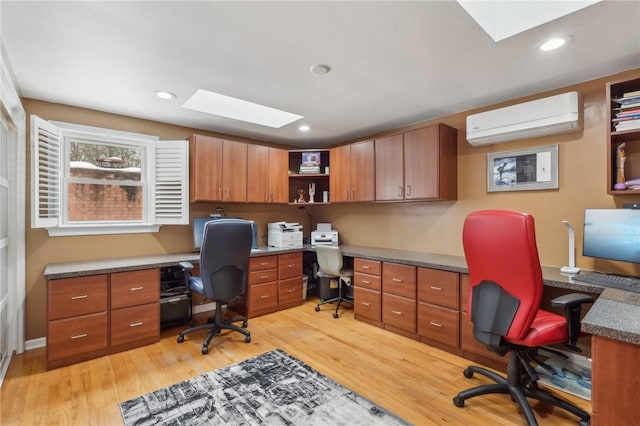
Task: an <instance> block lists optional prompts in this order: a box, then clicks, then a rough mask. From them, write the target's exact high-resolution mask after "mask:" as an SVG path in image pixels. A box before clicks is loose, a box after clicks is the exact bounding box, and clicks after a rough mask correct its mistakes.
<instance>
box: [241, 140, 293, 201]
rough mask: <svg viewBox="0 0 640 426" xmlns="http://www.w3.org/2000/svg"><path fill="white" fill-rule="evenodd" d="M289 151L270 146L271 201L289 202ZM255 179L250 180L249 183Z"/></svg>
mask: <svg viewBox="0 0 640 426" xmlns="http://www.w3.org/2000/svg"><path fill="white" fill-rule="evenodd" d="M288 170H289V151H286V150H284V149H278V148H269V167H268V172H269V173H268V175H269V190H268V191H269V202H270V203H287V202H288V194H289V174H288V173H287V171H288ZM252 183H253V181H251V180H249V184H252Z"/></svg>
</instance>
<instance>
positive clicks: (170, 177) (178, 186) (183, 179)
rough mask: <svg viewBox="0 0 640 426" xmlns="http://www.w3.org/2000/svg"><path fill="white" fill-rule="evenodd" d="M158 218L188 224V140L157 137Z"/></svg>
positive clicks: (156, 190) (160, 222)
mask: <svg viewBox="0 0 640 426" xmlns="http://www.w3.org/2000/svg"><path fill="white" fill-rule="evenodd" d="M155 158H156V161H155V192H154V193H155V197H154V203H155V206H154V211H155V220H156V223H158V224H165V225H166V224H173V225H188V224H189V144H188V142H187V141H158V142H157V143H156V149H155Z"/></svg>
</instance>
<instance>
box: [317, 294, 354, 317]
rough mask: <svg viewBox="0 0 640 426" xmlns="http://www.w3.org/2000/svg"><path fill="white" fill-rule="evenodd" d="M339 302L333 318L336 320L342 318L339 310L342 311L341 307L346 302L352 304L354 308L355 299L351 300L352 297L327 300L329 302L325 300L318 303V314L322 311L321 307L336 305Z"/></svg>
mask: <svg viewBox="0 0 640 426" xmlns="http://www.w3.org/2000/svg"><path fill="white" fill-rule="evenodd" d="M335 302H338V305H337V306H336V310H335V312H334V313H333V317H334V318H338V317H339V316H340V314H338V310H340V305H341V304H342V303H344V302H346V303H350V304H351V305H352V306H353V299H351V298H350V297H346V296H338V297H334V298H332V299H327V300H323V301H321V302H320V303H318V304H317V305H316V312H318V311H319V310H320V306H321V305H325V304H327V303H335Z"/></svg>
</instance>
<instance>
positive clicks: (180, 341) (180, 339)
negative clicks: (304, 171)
mask: <svg viewBox="0 0 640 426" xmlns="http://www.w3.org/2000/svg"><path fill="white" fill-rule="evenodd" d="M176 340H177V341H178V343H182V342H184V336H183V335H182V334H178V338H177V339H176Z"/></svg>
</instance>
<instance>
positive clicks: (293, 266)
mask: <svg viewBox="0 0 640 426" xmlns="http://www.w3.org/2000/svg"><path fill="white" fill-rule="evenodd" d="M295 267H296V265H288V266H287V268H295Z"/></svg>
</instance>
